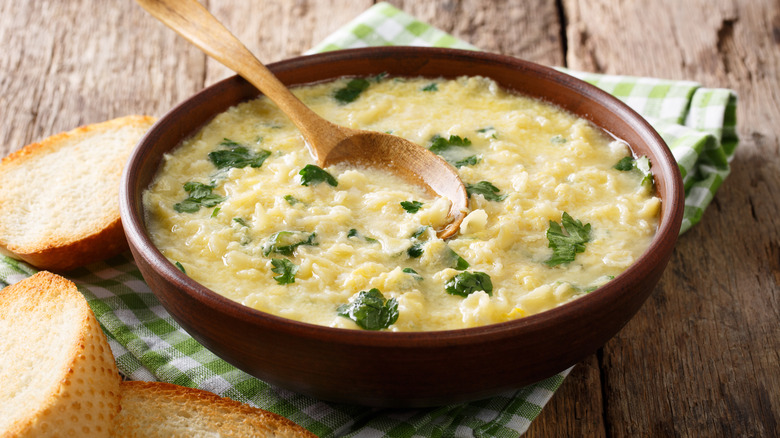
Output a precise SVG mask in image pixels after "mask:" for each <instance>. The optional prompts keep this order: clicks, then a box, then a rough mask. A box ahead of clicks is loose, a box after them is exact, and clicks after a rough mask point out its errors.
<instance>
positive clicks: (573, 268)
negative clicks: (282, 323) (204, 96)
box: [144, 76, 660, 331]
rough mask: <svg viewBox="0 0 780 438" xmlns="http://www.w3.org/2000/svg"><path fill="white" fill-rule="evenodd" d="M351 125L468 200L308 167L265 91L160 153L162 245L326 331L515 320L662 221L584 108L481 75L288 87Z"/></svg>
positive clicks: (619, 146) (198, 275) (615, 271)
mask: <svg viewBox="0 0 780 438" xmlns="http://www.w3.org/2000/svg"><path fill="white" fill-rule="evenodd" d="M294 92H295V94H296V95H297V96H298V97H299V98H301V100H302V101H303V102H304V103H306V104H307V105H308V106H309V107H311V108H312V109H313V110H314V111H315V112H317V113H318V114H320V115H322V116H323V117H325V118H326V119H328V120H330V121H333V122H334V123H337V124H341V125H344V126H348V127H353V128H360V129H369V130H375V131H382V132H389V133H392V134H394V135H398V136H401V137H405V138H407V139H409V140H411V141H414V142H416V143H418V144H420V145H421V146H424V147H427V148H429V149H431V150H432V151H433V152H435V153H438V154H439V155H441V156H442V157H444V158H445V159H446V160H447V161H449V162H450V163H451V164H452V165H453V166H455V167H456V168H457V169H458V173H459V175H460V177H461V179H462V180H463V182H464V184H466V186H467V190H468V192H469V211H468V214H467V216H466V218H465V219H464V221H463V223H462V224H461V226H460V230H459V233H458V234H457V235H456V236H455V237H454V238H452V239H448V240H446V241H445V240H441V239H439V238H437V237H436V230H438V229H441V228H442V227H443V226H444V225H446V223H447V213H448V211H449V206H450V202H449V200H448V199H444V198H434V197H432V196H431V195H430V194H429V193H427V192H425V191H424V190H423V189H422V188H420V187H417V186H414V185H410V184H408V183H406V182H405V181H403V180H400V179H397V177H394V176H393V175H390V174H387V173H384V172H381V171H379V170H376V169H365V168H354V167H348V166H345V165H337V166H331V167H328V168H325V169H321V168H319V167H317V166H315V165H314V163H313V162H312V159H311V157H310V155H309V153H308V151H307V150H306V148H305V145H304V142H303V140H302V138H301V137H300V134H299V132H298V131H297V129H296V128H295V127H294V126H293V125H292V123H291V122H290V121H289V120H288V119H287V118H286V117H285V116H284V115H283V114H282V113H281V112H280V111H279V110H278V109H277V108H276V106H275V105H274V104H272V103H271V102H270V101H269V100H267V99H266V98H264V97H261V98H259V99H256V100H253V101H250V102H245V103H242V104H239V105H237V106H235V107H233V108H230V109H229V110H228V111H226V112H224V113H222V114H220V115H218V116H217V117H215V118H214V119H213V120H212V121H211V122H209V123H208V124H207V125H205V126H204V127H203V128H202V129H201V130H200V131H199V132H198V133H197V134H196V135H194V136H193V137H192V138H190V139H188V140H186V141H185V142H184V143H183V144H182V145H180V146H179V147H177V148H176V149H174V150H173V151H172V152H171V153H170V154H168V155H166V156H165V158H164V161H163V164H162V165H161V168H160V170H159V173H158V175H157V176H156V177H155V179H154V181H153V183H152V184H151V185H150V187H149V188H148V190H147V191H146V192H145V193H144V208H145V213H146V224H147V227H148V229H149V233H150V235H151V236H152V240H153V241H154V243H155V245H156V246H157V247H158V248H159V249H160V250H161V252H162V253H163V254H164V255H165V256H166V257H167V258H168V259H169V260H171V261H172V262H173V263H175V264H176V265H177V266H178V267H179V268H180V269H181V270H182V271H184V272H185V273H186V274H187V275H188V276H190V277H192V278H193V279H194V280H196V281H198V282H199V283H201V284H203V285H205V286H206V287H208V288H210V289H212V290H214V291H215V292H217V293H219V294H221V295H224V296H226V297H228V298H230V299H232V300H235V301H237V302H240V303H242V304H244V305H246V306H249V307H252V308H255V309H258V310H261V311H264V312H268V313H272V314H275V315H279V316H282V317H285V318H290V319H294V320H299V321H304V322H309V323H313V324H320V325H326V326H333V327H342V328H354V329H368V330H391V331H430V330H448V329H458V328H466V327H474V326H480V325H486V324H493V323H497V322H503V321H508V320H512V319H516V318H522V317H524V316H527V315H532V314H535V313H539V312H542V311H545V310H548V309H551V308H553V307H556V306H559V305H561V304H564V303H566V302H569V301H571V300H574V299H576V298H578V297H580V296H583V295H585V294H588V293H590V292H592V291H593V290H595V289H597V288H598V287H600V286H602V285H604V284H605V283H607V282H608V281H610V280H611V279H613V278H614V277H615V276H617V275H619V274H620V273H621V272H622V271H624V270H625V269H626V268H628V267H629V266H630V265H631V264H632V263H633V262H634V261H635V260H636V259H637V258H638V257H639V256H640V255H641V254H642V253H643V252H644V251H645V250H646V249H647V247H648V246H649V244H650V241H651V240H652V238H653V236H654V234H655V230H656V228H657V224H658V215H659V211H660V199H659V198H658V197H657V196H656V195H655V190H654V187H653V184H652V176H651V174H650V172H649V163H648V161H647V159H646V158H643V157H634V156H632V155H631V151H630V149H629V147H628V145H627V144H625V143H624V142H622V141H620V140H617V139H614V138H611V137H609V136H608V135H607V134H605V133H604V132H603V131H601V130H600V129H599V128H597V127H595V126H593V125H592V124H590V123H589V122H588V121H586V120H583V119H580V118H577V117H575V116H573V115H571V114H568V113H566V112H564V111H562V110H561V109H559V108H557V107H555V106H553V105H550V104H547V103H545V102H542V101H539V100H535V99H530V98H527V97H524V96H520V95H517V94H515V93H511V92H507V91H505V90H502V89H501V88H500V87H499V86H498V85H497V84H496V83H495V82H493V81H492V80H490V79H487V78H482V77H460V78H457V79H451V80H449V79H430V78H390V77H382V76H380V77H375V78H357V79H355V78H342V79H339V80H336V81H333V82H329V83H322V84H314V85H307V86H302V87H298V88H296V89H295V90H294Z"/></svg>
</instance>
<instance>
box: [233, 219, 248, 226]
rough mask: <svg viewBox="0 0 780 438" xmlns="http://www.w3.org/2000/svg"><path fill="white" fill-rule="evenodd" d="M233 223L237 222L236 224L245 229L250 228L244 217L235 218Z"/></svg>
mask: <svg viewBox="0 0 780 438" xmlns="http://www.w3.org/2000/svg"><path fill="white" fill-rule="evenodd" d="M233 222H235V223H237V224H239V225H241V226H244V227H248V226H249V224H248V223H247V222H246V221H245V220H244V218H242V217H234V218H233Z"/></svg>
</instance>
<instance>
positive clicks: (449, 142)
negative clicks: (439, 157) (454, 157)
mask: <svg viewBox="0 0 780 438" xmlns="http://www.w3.org/2000/svg"><path fill="white" fill-rule="evenodd" d="M467 146H471V140H469V139H468V138H466V137H463V138H461V137H460V136H458V135H450V138H449V139H447V138H444V137H442V136H440V135H435V136H434V137H433V138H432V139H431V145H430V146H428V149H430V151H431V152H433V153H434V154H440V153H442V152H444V151H446V150H447V149H450V148H451V147H467Z"/></svg>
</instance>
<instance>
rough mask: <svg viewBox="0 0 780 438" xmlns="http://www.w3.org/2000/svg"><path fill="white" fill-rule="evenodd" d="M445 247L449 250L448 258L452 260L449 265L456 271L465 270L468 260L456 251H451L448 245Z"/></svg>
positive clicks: (467, 266)
mask: <svg viewBox="0 0 780 438" xmlns="http://www.w3.org/2000/svg"><path fill="white" fill-rule="evenodd" d="M447 249H448V250H449V256H450V259H451V260H452V262H451V264H450V267H451V268H452V269H457V270H458V271H465V270H466V269H468V268H469V262H467V261H466V259H464V258H463V257H461V256H460V255H458V253H456V252H455V251H453V250H452V248H450V247H449V246H448V247H447Z"/></svg>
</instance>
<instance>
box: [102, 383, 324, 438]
mask: <svg viewBox="0 0 780 438" xmlns="http://www.w3.org/2000/svg"><path fill="white" fill-rule="evenodd" d="M121 394H122V401H121V404H122V410H121V412H120V413H119V415H118V416H117V419H116V424H115V425H114V436H116V437H122V438H134V437H137V438H155V437H159V438H176V437H182V438H184V437H186V438H190V437H192V438H197V437H214V436H230V437H274V438H293V437H306V438H316V437H315V436H314V435H313V434H312V433H311V432H309V431H308V430H306V429H304V428H302V427H300V426H298V425H297V424H295V423H293V422H292V421H290V420H288V419H286V418H284V417H282V416H279V415H276V414H274V413H272V412H268V411H264V410H262V409H258V408H254V407H251V406H249V405H246V404H243V403H239V402H237V401H235V400H231V399H228V398H223V397H220V396H218V395H216V394H213V393H211V392H207V391H203V390H199V389H193V388H187V387H183V386H178V385H173V384H170V383H164V382H133V381H131V382H122V384H121Z"/></svg>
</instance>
